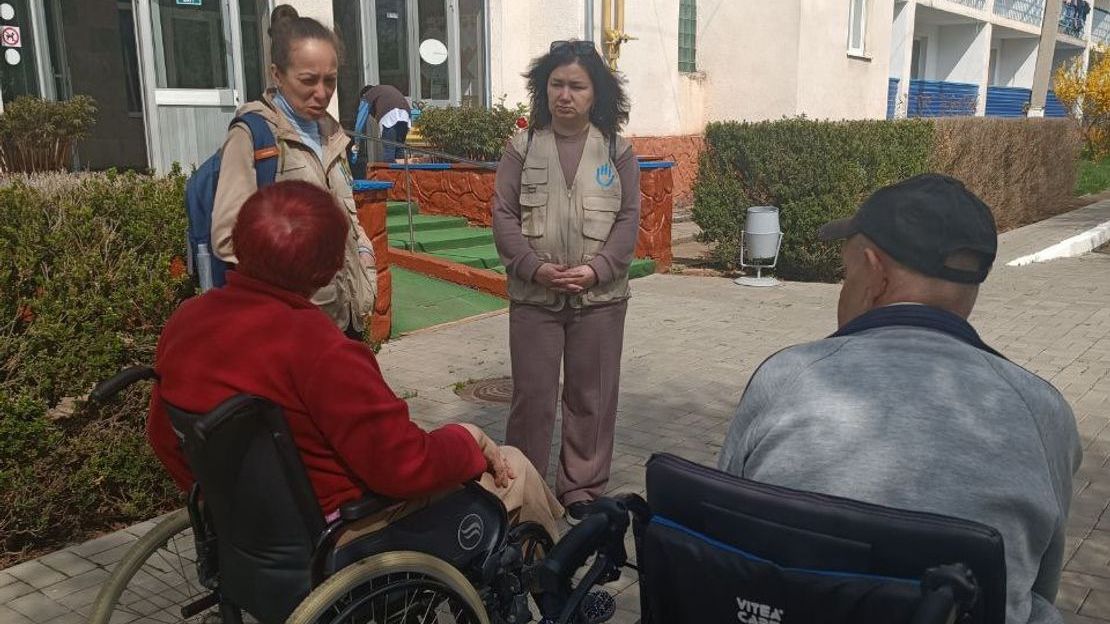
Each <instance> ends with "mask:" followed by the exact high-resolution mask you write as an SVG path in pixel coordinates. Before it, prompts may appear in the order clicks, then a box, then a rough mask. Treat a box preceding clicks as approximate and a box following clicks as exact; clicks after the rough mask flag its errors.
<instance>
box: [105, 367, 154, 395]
mask: <svg viewBox="0 0 1110 624" xmlns="http://www.w3.org/2000/svg"><path fill="white" fill-rule="evenodd" d="M157 378H158V373H155V372H154V369H153V368H151V367H149V366H132V367H131V368H126V369H124V370H122V371H120V372H118V373H116V374H115V375H113V376H112V377H111V378H109V379H105V380H104V381H102V382H100V383H98V384H96V387H95V388H93V389H92V392H90V393H89V401H91V402H93V403H106V402H108V401H109V400H111V399H112V398H113V397H115V396H116V395H117V394H119V393H120V391H122V390H123V389H124V388H126V387H127V386H130V385H131V384H133V383H137V382H140V381H142V380H144V379H157Z"/></svg>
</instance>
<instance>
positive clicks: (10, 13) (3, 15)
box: [0, 2, 15, 21]
mask: <svg viewBox="0 0 1110 624" xmlns="http://www.w3.org/2000/svg"><path fill="white" fill-rule="evenodd" d="M14 17H15V7H13V6H12V5H10V4H8V3H7V2H5V3H4V4H0V19H2V20H4V21H8V20H11V19H12V18H14Z"/></svg>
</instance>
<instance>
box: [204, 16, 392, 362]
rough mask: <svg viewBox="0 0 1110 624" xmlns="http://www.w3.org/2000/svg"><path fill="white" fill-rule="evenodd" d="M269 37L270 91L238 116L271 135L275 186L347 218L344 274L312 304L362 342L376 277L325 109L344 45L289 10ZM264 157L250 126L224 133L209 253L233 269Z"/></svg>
mask: <svg viewBox="0 0 1110 624" xmlns="http://www.w3.org/2000/svg"><path fill="white" fill-rule="evenodd" d="M270 39H271V44H270V58H271V59H272V61H273V64H272V65H271V66H270V77H271V80H272V83H273V87H272V88H271V89H268V90H267V92H266V93H265V94H263V96H262V98H261V99H259V100H258V101H255V102H249V103H247V104H245V105H244V106H242V107H241V108H240V109H239V111H238V112H237V115H238V116H240V117H241V116H243V115H245V114H255V115H258V116H260V117H262V118H263V119H264V120H265V122H266V124H267V125H268V126H269V127H270V129H271V130H272V132H273V135H274V137H275V139H276V143H277V145H276V150H277V151H278V154H277V155H276V156H277V175H276V177H275V181H284V180H301V181H305V182H311V183H313V184H315V185H317V186H319V187H321V188H324V189H326V190H327V191H329V192H330V193H331V194H332V195H333V196H334V197H335V199H336V201H337V203H338V204H339V205H340V206H341V207H342V208H343V209H344V211H345V212H346V215H347V218H348V221H349V222H350V226H351V227H350V235H349V236H348V237H347V244H346V250H345V253H344V260H343V268H342V269H341V270H340V271H339V273H338V274H337V275H336V276H335V278H334V279H333V280H332V281H331V283H330V284H328V285H327V286H324V287H323V288H321V289H320V290H318V291H317V292H316V294H315V295H314V296H313V297H312V302H313V303H315V304H316V305H317V306H319V307H320V309H321V310H323V311H324V312H325V313H327V314H328V316H330V317H331V318H332V319H333V320H334V321H335V324H336V325H337V326H338V327H339V328H340V329H341V330H343V331H344V332H345V333H346V334H347V335H348V336H350V337H352V338H355V339H359V340H361V339H362V334H363V328H364V325H365V319H366V317H367V315H369V314H370V313H371V311H372V310H373V308H374V298H375V295H376V292H377V273H376V271H375V269H374V266H375V262H374V251H373V248H372V247H371V244H370V238H369V237H368V236H367V235H366V232H365V231H364V230H363V229H362V226H361V225H360V224H359V221H358V213H357V210H356V207H355V200H354V194H353V192H352V190H351V181H352V178H351V172H350V167H349V165H348V163H347V145H348V144H349V143H350V139H349V138H348V137H347V135H346V134H345V133H344V132H343V128H342V127H341V126H340V125H339V122H338V121H336V119H335V118H334V117H332V116H331V115H330V114H328V110H327V109H328V104H329V103H330V102H331V98H332V95H333V94H334V93H335V87H336V82H337V79H338V73H339V51H340V48H341V45H340V42H339V39H338V37H337V36H336V34H335V33H334V32H333V31H332V30H330V29H329V28H327V27H325V26H324V25H322V24H320V22H317V21H316V20H314V19H311V18H308V17H301V16H299V15H298V14H297V11H296V10H295V9H294V8H293V7H290V6H288V5H280V6H278V7H275V8H274V11H273V13H272V14H271V16H270ZM268 151H272V150H258V151H256V150H255V147H254V142H253V139H252V136H251V132H250V129H249V128H248V126H247V124H245V123H237V124H235V125H233V126H232V128H231V129H230V130H229V131H228V134H227V139H226V141H225V142H224V147H223V155H222V163H221V165H220V174H219V182H218V184H217V187H216V199H215V204H214V205H213V208H212V245H213V250H214V251H215V255H216V256H217V257H219V258H220V259H221V260H224V261H225V262H228V263H231V264H235V261H236V259H235V249H234V245H233V244H232V241H231V230H232V228H233V227H234V226H235V220H236V218H237V217H238V215H239V209H240V208H241V207H242V205H243V202H245V201H246V200H247V198H248V197H250V196H251V195H253V194H254V192H255V191H256V190H258V182H257V179H256V174H255V163H256V161H258V160H261V159H265V158H273V157H274V156H275V155H274V154H272V153H265V152H268ZM260 152H263V153H260Z"/></svg>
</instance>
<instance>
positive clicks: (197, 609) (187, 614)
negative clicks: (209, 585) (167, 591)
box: [181, 592, 220, 620]
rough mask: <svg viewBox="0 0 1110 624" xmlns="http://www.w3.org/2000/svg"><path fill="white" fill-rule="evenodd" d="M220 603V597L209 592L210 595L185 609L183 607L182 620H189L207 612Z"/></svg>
mask: <svg viewBox="0 0 1110 624" xmlns="http://www.w3.org/2000/svg"><path fill="white" fill-rule="evenodd" d="M219 602H220V595H219V594H217V593H216V592H209V593H208V595H206V596H204V597H202V598H200V599H199V600H194V601H193V602H190V603H189V604H187V605H185V606H184V607H181V618H182V619H185V620H187V619H189V618H191V617H193V616H195V615H197V614H198V613H202V612H204V611H207V610H208V609H211V608H212V607H214V606H216V605H217V604H219Z"/></svg>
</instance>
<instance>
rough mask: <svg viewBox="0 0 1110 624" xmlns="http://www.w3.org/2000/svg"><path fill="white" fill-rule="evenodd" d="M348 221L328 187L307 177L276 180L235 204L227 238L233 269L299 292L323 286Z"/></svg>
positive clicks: (339, 256) (337, 263)
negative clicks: (234, 261)
mask: <svg viewBox="0 0 1110 624" xmlns="http://www.w3.org/2000/svg"><path fill="white" fill-rule="evenodd" d="M350 232H351V224H350V220H349V218H348V217H347V215H346V214H345V213H344V212H343V209H342V208H340V207H339V205H338V204H337V203H336V202H335V198H333V197H332V195H331V193H329V192H327V191H325V190H324V189H322V188H320V187H318V186H316V185H315V184H310V183H308V182H278V183H276V184H271V185H270V186H267V187H265V188H263V189H262V190H260V191H258V192H256V193H255V194H254V195H251V196H250V197H249V198H248V199H247V201H246V202H244V203H243V207H242V208H241V209H240V210H239V217H238V219H237V220H236V221H235V227H234V228H233V229H232V230H231V242H232V245H233V246H234V247H235V256H236V258H237V259H238V265H237V266H236V270H238V271H239V272H241V273H243V274H244V275H246V276H247V277H252V278H254V279H257V280H261V281H263V282H266V283H268V284H271V285H273V286H277V287H279V288H283V289H285V290H290V291H293V292H295V293H300V294H311V293H312V292H314V291H316V290H318V289H320V288H323V287H324V286H327V285H328V284H329V283H331V280H332V279H333V278H334V277H335V274H336V273H337V272H338V271H339V269H340V268H342V267H343V254H344V246H345V245H346V243H347V237H348V236H350Z"/></svg>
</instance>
